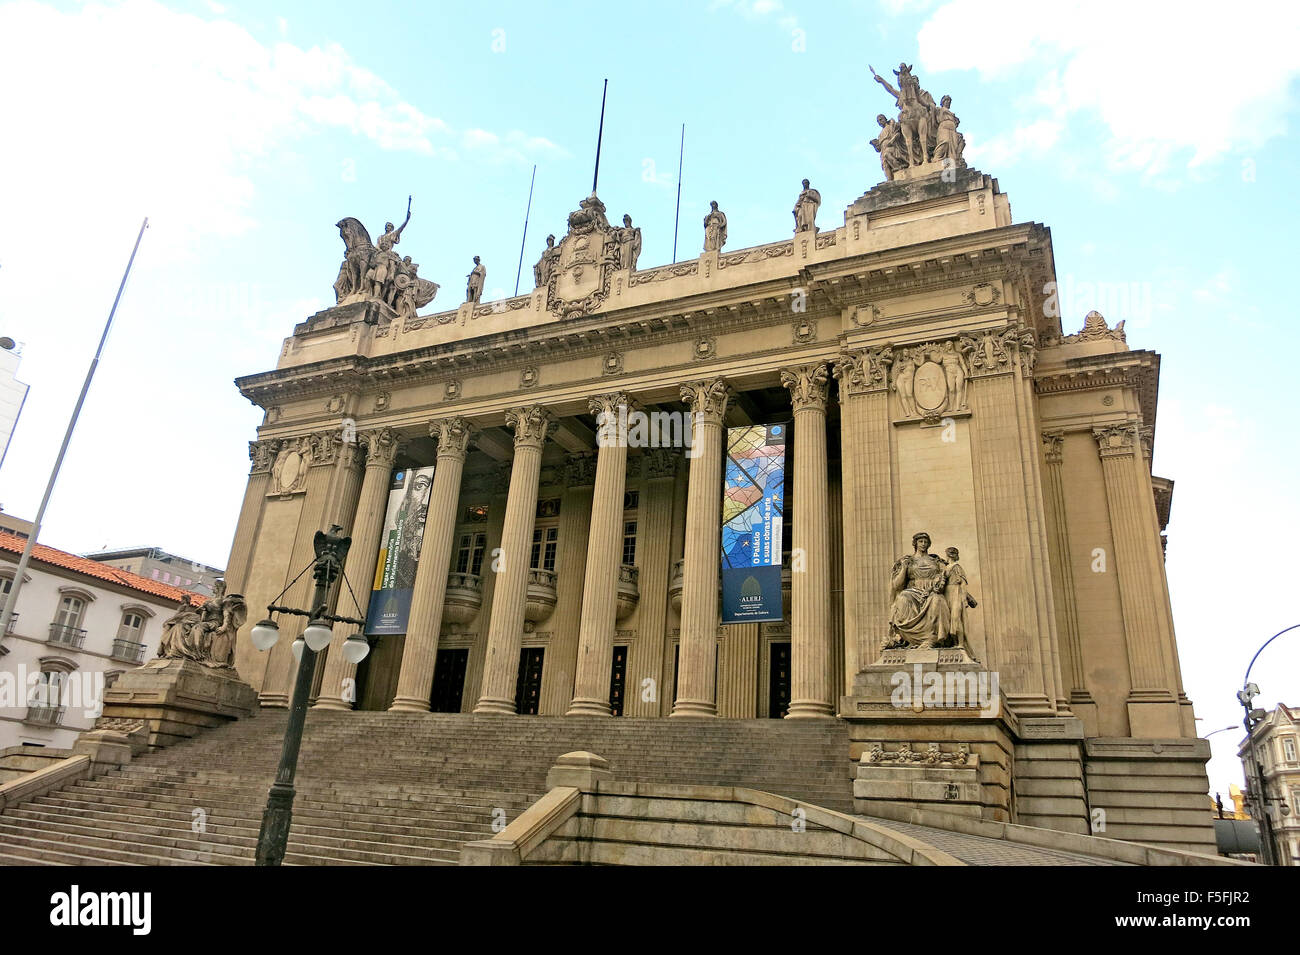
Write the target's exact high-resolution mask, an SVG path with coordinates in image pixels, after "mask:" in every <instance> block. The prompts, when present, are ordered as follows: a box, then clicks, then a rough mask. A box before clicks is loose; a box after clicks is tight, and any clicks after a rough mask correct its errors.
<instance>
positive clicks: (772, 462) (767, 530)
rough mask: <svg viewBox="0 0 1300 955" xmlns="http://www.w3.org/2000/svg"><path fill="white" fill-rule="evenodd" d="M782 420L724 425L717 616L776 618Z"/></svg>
mask: <svg viewBox="0 0 1300 955" xmlns="http://www.w3.org/2000/svg"><path fill="white" fill-rule="evenodd" d="M789 430H790V426H789V424H788V423H782V424H770V425H753V426H751V427H746V428H728V429H727V466H726V473H725V475H724V480H723V486H722V622H723V623H724V624H728V623H760V622H762V621H766V620H781V619H782V614H781V529H782V524H783V515H784V512H785V492H784V485H785V441H786V437H787V435H788V434H789Z"/></svg>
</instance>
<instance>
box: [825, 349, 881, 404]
mask: <svg viewBox="0 0 1300 955" xmlns="http://www.w3.org/2000/svg"><path fill="white" fill-rule="evenodd" d="M893 361H894V350H893V349H892V348H890V347H889V346H888V345H886V346H883V347H880V348H855V349H853V350H852V351H847V352H845V353H844V354H842V355H840V357H839V358H837V359H835V363H834V366H833V368H834V372H835V378H836V380H838V381H839V383H840V392H841V394H845V393H847V394H850V395H864V394H867V393H868V392H872V391H884V390H885V389H886V388H887V387H888V386H889V366H890V365H891V364H892V363H893Z"/></svg>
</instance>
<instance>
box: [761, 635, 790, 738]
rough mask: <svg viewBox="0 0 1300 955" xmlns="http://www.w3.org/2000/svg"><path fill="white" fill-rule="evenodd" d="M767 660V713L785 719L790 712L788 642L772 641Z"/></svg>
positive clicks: (772, 716)
mask: <svg viewBox="0 0 1300 955" xmlns="http://www.w3.org/2000/svg"><path fill="white" fill-rule="evenodd" d="M771 647H772V649H771V651H770V653H771V656H770V658H769V660H768V663H769V667H768V671H767V672H768V678H767V715H768V716H770V717H771V718H772V719H774V720H780V719H785V715H786V714H787V713H789V712H790V644H788V643H773V644H772V645H771Z"/></svg>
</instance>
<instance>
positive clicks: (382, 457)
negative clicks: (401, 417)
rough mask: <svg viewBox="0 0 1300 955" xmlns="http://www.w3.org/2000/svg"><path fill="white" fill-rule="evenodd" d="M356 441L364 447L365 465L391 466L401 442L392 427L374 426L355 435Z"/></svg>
mask: <svg viewBox="0 0 1300 955" xmlns="http://www.w3.org/2000/svg"><path fill="white" fill-rule="evenodd" d="M357 443H358V444H360V445H361V446H362V447H364V448H365V449H366V466H367V467H385V468H391V467H392V466H393V462H394V461H396V460H397V452H398V450H400V447H401V442H400V441H399V440H398V438H397V432H395V431H394V430H393V429H392V428H375V429H374V430H371V431H362V432H361V433H360V434H358V435H357Z"/></svg>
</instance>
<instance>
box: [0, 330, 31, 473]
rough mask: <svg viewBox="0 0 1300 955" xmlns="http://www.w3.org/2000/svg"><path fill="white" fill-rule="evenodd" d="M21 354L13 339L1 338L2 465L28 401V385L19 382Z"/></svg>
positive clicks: (0, 450) (0, 407)
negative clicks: (24, 403)
mask: <svg viewBox="0 0 1300 955" xmlns="http://www.w3.org/2000/svg"><path fill="white" fill-rule="evenodd" d="M19 357H20V353H19V351H18V348H17V345H15V343H14V340H13V339H12V338H0V464H3V463H4V459H5V452H7V451H8V450H9V439H10V438H12V437H13V434H14V428H15V427H16V426H17V424H18V415H19V414H20V413H21V412H22V410H23V402H25V401H26V400H27V385H24V384H23V383H22V382H21V381H19V380H18V360H19Z"/></svg>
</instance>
